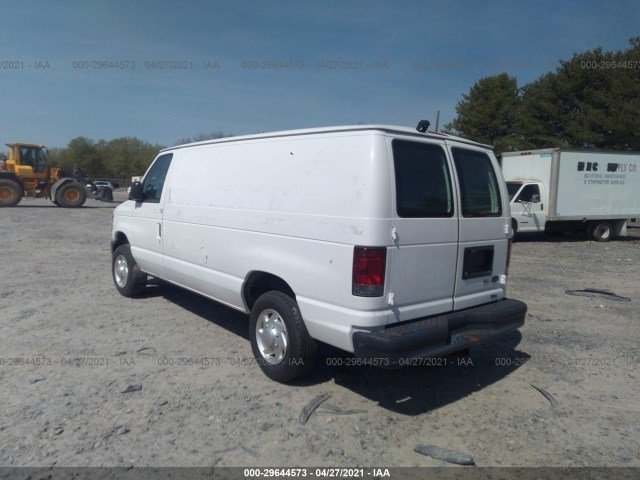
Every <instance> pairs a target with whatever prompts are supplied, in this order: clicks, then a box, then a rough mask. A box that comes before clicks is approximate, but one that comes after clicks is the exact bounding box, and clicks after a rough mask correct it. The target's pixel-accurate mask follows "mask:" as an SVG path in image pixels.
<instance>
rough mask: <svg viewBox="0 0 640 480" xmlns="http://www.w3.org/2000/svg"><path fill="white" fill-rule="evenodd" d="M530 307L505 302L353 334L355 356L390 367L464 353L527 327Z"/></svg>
mask: <svg viewBox="0 0 640 480" xmlns="http://www.w3.org/2000/svg"><path fill="white" fill-rule="evenodd" d="M526 314H527V305H526V304H525V303H523V302H520V301H518V300H512V299H505V300H501V301H499V302H495V303H489V304H486V305H481V306H479V307H474V308H469V309H467V310H461V311H458V312H451V313H447V314H445V315H438V316H436V317H428V318H420V319H417V320H414V321H411V322H410V323H403V324H401V325H397V326H391V327H389V328H386V329H384V330H380V331H376V332H356V333H354V334H353V347H354V354H355V356H356V357H357V358H363V359H367V360H376V359H384V360H388V361H389V362H390V363H391V364H398V363H402V360H407V359H413V358H425V357H437V356H441V355H447V354H449V353H453V352H456V351H459V350H464V349H466V348H469V347H471V346H472V345H476V344H478V343H481V342H485V341H487V340H491V339H493V338H495V337H498V336H501V335H504V334H506V333H509V332H511V331H513V330H515V329H517V328H518V327H520V326H522V325H523V324H524V318H525V316H526Z"/></svg>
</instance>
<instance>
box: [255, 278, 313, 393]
mask: <svg viewBox="0 0 640 480" xmlns="http://www.w3.org/2000/svg"><path fill="white" fill-rule="evenodd" d="M249 337H250V339H251V349H252V350H253V356H254V357H255V359H256V362H257V363H258V365H260V368H261V369H262V371H263V372H264V374H265V375H266V376H267V377H269V378H271V379H272V380H275V381H277V382H281V383H288V382H291V381H293V380H297V379H299V378H301V377H303V376H304V375H306V374H307V373H308V372H309V371H310V370H311V368H312V367H313V365H314V363H315V359H316V352H317V345H316V342H315V340H313V338H311V336H310V335H309V332H308V331H307V327H306V326H305V325H304V321H303V320H302V315H301V314H300V309H299V307H298V304H297V303H296V301H295V300H294V299H293V298H291V297H290V296H289V295H286V294H284V293H282V292H278V291H275V290H272V291H270V292H267V293H264V294H262V295H261V296H260V297H259V298H258V300H257V301H256V303H255V304H254V305H253V308H252V309H251V319H250V322H249Z"/></svg>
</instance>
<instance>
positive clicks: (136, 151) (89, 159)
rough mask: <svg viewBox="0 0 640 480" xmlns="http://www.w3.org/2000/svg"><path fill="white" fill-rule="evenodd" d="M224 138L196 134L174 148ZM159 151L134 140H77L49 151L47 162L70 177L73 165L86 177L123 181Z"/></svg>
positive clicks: (144, 167) (155, 146)
mask: <svg viewBox="0 0 640 480" xmlns="http://www.w3.org/2000/svg"><path fill="white" fill-rule="evenodd" d="M227 136H229V135H226V134H224V133H222V132H211V133H209V134H198V135H196V136H195V137H193V138H183V139H180V140H178V141H177V142H175V144H174V145H179V144H182V143H191V142H196V141H202V140H209V139H212V138H223V137H227ZM163 148H165V145H159V144H151V143H148V142H145V141H143V140H140V139H139V138H136V137H122V138H115V139H113V140H109V141H107V140H98V141H94V140H92V139H90V138H87V137H77V138H74V139H73V140H71V141H70V142H69V143H68V144H67V146H66V147H63V148H51V149H49V163H50V164H51V165H53V166H57V167H61V168H62V169H63V170H64V171H65V174H67V175H71V174H72V173H73V172H74V170H75V167H76V166H77V167H78V168H79V169H80V170H81V171H82V172H83V173H84V175H86V176H87V177H90V178H114V179H115V178H124V179H126V178H131V177H133V176H138V175H143V174H144V173H145V172H146V170H147V168H149V165H150V164H151V162H152V161H153V159H154V158H155V157H156V155H157V154H158V152H159V151H160V150H161V149H163ZM84 175H83V176H84Z"/></svg>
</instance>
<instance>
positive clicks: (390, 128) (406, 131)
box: [161, 124, 493, 152]
mask: <svg viewBox="0 0 640 480" xmlns="http://www.w3.org/2000/svg"><path fill="white" fill-rule="evenodd" d="M367 130H377V131H381V132H386V133H397V134H401V135H409V136H414V137H420V138H437V139H440V140H443V139H444V140H454V141H457V142H461V143H467V144H470V145H476V146H478V147H484V148H489V149H491V148H493V147H491V146H490V145H485V144H482V143H478V142H474V141H472V140H467V139H466V138H461V137H456V136H455V135H449V134H448V133H442V132H429V131H428V132H426V133H421V132H418V131H417V130H416V129H415V128H409V127H400V126H396V125H377V124H373V125H344V126H336V127H322V128H305V129H300V130H284V131H280V132H268V133H257V134H254V135H241V136H238V137H224V138H216V139H213V140H204V141H202V142H194V143H186V144H183V145H175V146H173V147H167V148H165V149H163V150H161V151H162V152H165V151H169V150H175V149H178V148H185V147H193V146H196V145H208V144H214V143H227V142H238V141H242V140H257V139H262V138H277V137H292V136H298V135H313V134H319V133H341V132H361V131H367Z"/></svg>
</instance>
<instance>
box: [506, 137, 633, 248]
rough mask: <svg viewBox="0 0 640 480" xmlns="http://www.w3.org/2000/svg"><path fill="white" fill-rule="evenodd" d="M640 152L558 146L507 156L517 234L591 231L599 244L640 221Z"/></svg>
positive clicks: (514, 224) (510, 195) (507, 172)
mask: <svg viewBox="0 0 640 480" xmlns="http://www.w3.org/2000/svg"><path fill="white" fill-rule="evenodd" d="M639 165H640V152H601V151H598V152H596V151H584V150H564V149H558V148H551V149H544V150H528V151H520V152H509V153H503V154H502V173H503V176H504V179H505V181H506V182H507V189H508V191H509V198H510V205H511V218H512V221H511V223H512V227H513V230H514V234H515V233H516V232H546V233H547V234H550V235H562V233H563V232H565V231H572V232H581V231H583V232H586V233H587V234H588V235H589V236H590V237H591V238H593V239H594V240H596V241H599V242H606V241H609V240H610V239H611V238H614V237H616V236H617V235H620V233H621V232H622V231H623V229H624V228H625V223H626V221H627V220H628V219H635V218H636V217H640V173H639V172H638V166H639Z"/></svg>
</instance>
